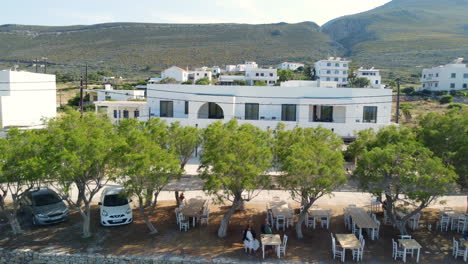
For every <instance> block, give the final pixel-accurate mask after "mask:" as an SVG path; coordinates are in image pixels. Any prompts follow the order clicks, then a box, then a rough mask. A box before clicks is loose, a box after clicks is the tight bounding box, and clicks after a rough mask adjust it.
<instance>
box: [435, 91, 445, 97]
mask: <svg viewBox="0 0 468 264" xmlns="http://www.w3.org/2000/svg"><path fill="white" fill-rule="evenodd" d="M446 94H448V91H435V92H434V95H435V96H442V95H446Z"/></svg>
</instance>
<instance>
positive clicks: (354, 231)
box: [351, 222, 360, 236]
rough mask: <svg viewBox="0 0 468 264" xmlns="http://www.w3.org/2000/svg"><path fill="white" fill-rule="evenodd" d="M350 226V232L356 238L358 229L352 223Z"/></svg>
mask: <svg viewBox="0 0 468 264" xmlns="http://www.w3.org/2000/svg"><path fill="white" fill-rule="evenodd" d="M351 226H352V228H351V232H352V233H353V234H355V235H356V236H357V235H358V234H360V232H359V228H357V227H356V223H354V222H352V223H351Z"/></svg>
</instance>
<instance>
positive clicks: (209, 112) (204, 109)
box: [198, 103, 224, 119]
mask: <svg viewBox="0 0 468 264" xmlns="http://www.w3.org/2000/svg"><path fill="white" fill-rule="evenodd" d="M198 118H200V119H224V112H223V109H222V108H221V106H219V105H218V104H217V103H205V104H203V105H202V106H201V107H200V109H199V110H198Z"/></svg>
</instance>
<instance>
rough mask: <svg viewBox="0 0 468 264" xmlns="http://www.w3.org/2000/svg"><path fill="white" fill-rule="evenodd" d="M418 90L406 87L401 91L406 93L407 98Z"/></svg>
mask: <svg viewBox="0 0 468 264" xmlns="http://www.w3.org/2000/svg"><path fill="white" fill-rule="evenodd" d="M415 91H416V90H415V89H414V87H406V88H403V89H401V92H402V93H404V94H405V95H407V96H410V95H413V94H414V92H415Z"/></svg>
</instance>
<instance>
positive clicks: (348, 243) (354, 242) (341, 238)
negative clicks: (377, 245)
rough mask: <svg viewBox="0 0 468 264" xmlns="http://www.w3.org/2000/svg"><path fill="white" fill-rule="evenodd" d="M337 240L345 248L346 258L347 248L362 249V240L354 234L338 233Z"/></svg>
mask: <svg viewBox="0 0 468 264" xmlns="http://www.w3.org/2000/svg"><path fill="white" fill-rule="evenodd" d="M335 236H336V240H338V243H339V244H340V246H341V247H342V248H343V249H345V251H344V256H343V259H346V249H351V250H353V249H360V248H361V241H359V240H358V239H357V238H356V236H355V235H354V234H336V235H335Z"/></svg>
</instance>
